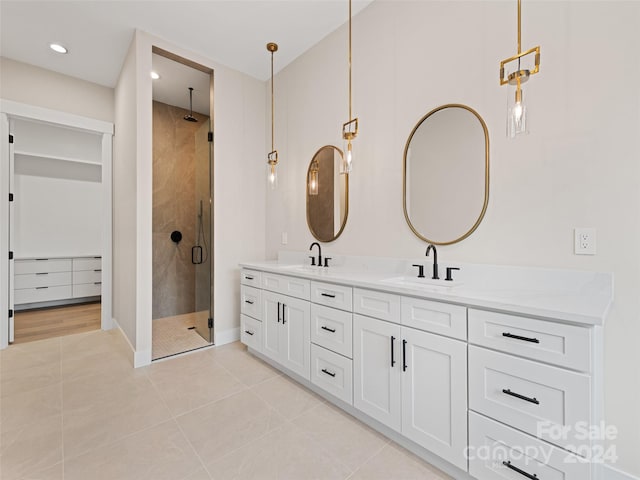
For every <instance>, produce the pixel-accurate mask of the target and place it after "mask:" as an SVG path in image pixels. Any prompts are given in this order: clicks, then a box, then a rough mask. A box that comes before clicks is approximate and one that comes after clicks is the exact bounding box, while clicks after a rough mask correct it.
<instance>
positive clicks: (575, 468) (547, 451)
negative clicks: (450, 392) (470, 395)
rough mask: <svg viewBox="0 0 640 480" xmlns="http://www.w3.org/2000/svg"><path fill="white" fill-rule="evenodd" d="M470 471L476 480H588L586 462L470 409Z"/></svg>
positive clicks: (588, 470) (589, 472)
mask: <svg viewBox="0 0 640 480" xmlns="http://www.w3.org/2000/svg"><path fill="white" fill-rule="evenodd" d="M469 455H470V457H469V474H471V476H472V477H474V478H477V479H479V480H518V479H522V480H525V479H527V478H539V479H540V480H543V479H544V480H590V479H591V469H590V465H589V463H588V462H586V461H584V460H583V459H581V458H580V457H577V456H575V455H572V454H570V453H568V452H566V451H564V450H561V449H559V448H556V447H553V446H551V445H549V444H548V443H545V442H541V441H540V440H537V439H535V438H532V437H530V436H529V435H526V434H524V433H522V432H518V431H517V430H514V429H512V428H509V427H507V426H505V425H502V424H500V423H497V422H494V421H493V420H490V419H488V418H485V417H483V416H481V415H477V414H475V413H473V412H469Z"/></svg>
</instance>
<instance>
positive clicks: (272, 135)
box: [271, 50, 275, 152]
mask: <svg viewBox="0 0 640 480" xmlns="http://www.w3.org/2000/svg"><path fill="white" fill-rule="evenodd" d="M274 109H275V102H274V100H273V50H271V151H272V152H273V144H274V142H273V138H274V130H275V127H274Z"/></svg>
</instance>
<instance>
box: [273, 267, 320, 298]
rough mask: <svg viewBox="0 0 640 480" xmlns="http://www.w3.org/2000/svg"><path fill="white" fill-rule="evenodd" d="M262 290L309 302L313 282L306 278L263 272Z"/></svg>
mask: <svg viewBox="0 0 640 480" xmlns="http://www.w3.org/2000/svg"><path fill="white" fill-rule="evenodd" d="M262 288H263V289H265V290H271V291H272V292H276V293H282V294H284V295H289V296H290V297H296V298H300V299H302V300H309V298H310V291H311V282H310V281H309V280H306V279H304V278H297V277H288V276H286V275H278V274H275V273H266V272H262Z"/></svg>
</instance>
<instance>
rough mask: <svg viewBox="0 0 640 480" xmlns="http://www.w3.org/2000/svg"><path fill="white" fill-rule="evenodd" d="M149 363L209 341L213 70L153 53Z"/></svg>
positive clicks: (211, 336) (211, 296) (210, 332)
mask: <svg viewBox="0 0 640 480" xmlns="http://www.w3.org/2000/svg"><path fill="white" fill-rule="evenodd" d="M152 68H153V72H155V73H156V74H157V75H156V77H158V78H155V79H154V80H153V214H152V215H153V220H152V222H153V226H152V249H153V252H152V253H153V255H152V257H153V267H152V268H153V285H152V302H153V303H152V320H153V321H152V360H158V359H160V358H166V357H169V356H172V355H177V354H180V353H184V352H187V351H191V350H195V349H199V348H204V347H207V346H210V345H212V344H213V341H214V339H213V314H212V312H213V288H212V278H213V275H212V272H213V257H212V252H213V245H212V243H213V242H212V239H213V234H212V231H213V208H212V197H213V195H212V177H213V136H212V135H213V134H212V131H213V126H212V118H213V115H212V110H213V108H212V103H213V102H212V99H213V94H212V92H213V70H211V69H210V68H206V67H203V66H201V65H198V64H195V63H193V62H191V61H188V60H186V59H183V58H181V57H178V56H176V55H174V54H171V53H170V52H166V51H164V50H162V49H159V48H157V47H154V48H153V55H152Z"/></svg>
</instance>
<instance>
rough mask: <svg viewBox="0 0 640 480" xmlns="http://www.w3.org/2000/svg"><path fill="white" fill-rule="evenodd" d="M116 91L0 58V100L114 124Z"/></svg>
mask: <svg viewBox="0 0 640 480" xmlns="http://www.w3.org/2000/svg"><path fill="white" fill-rule="evenodd" d="M113 94H114V92H113V89H112V88H108V87H104V86H102V85H97V84H95V83H91V82H87V81H85V80H80V79H78V78H74V77H69V76H67V75H62V74H60V73H56V72H52V71H51V70H45V69H44V68H40V67H35V66H33V65H29V64H27V63H22V62H18V61H16V60H11V59H9V58H5V57H0V98H4V99H7V100H13V101H15V102H21V103H26V104H28V105H37V106H39V107H45V108H50V109H53V110H59V111H61V112H67V113H74V114H76V115H82V116H85V117H89V118H95V119H98V120H104V121H107V122H113V119H114V106H113V105H114V104H113Z"/></svg>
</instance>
